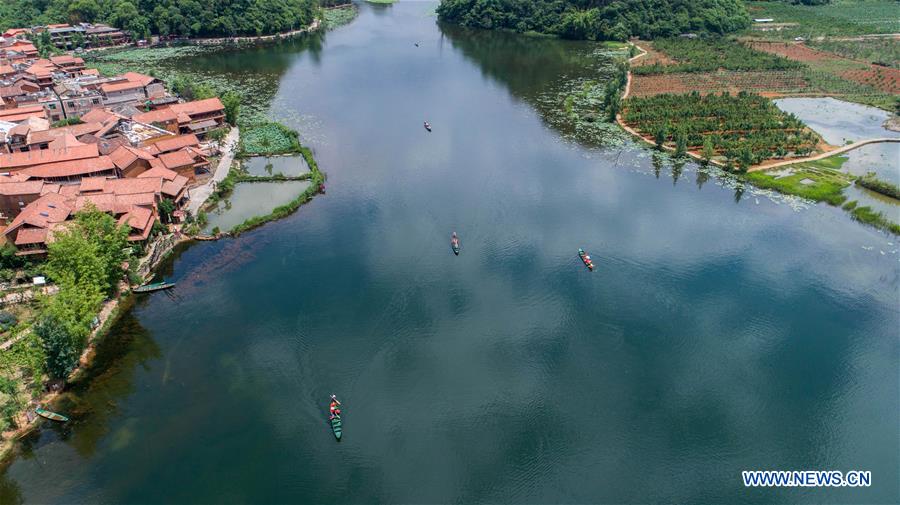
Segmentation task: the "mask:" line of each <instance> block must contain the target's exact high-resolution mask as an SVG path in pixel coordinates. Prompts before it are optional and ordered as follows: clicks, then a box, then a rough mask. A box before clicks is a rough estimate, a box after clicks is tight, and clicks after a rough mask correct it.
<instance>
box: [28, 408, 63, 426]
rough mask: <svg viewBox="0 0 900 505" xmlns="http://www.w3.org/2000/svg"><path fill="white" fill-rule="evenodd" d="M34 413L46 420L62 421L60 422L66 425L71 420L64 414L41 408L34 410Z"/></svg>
mask: <svg viewBox="0 0 900 505" xmlns="http://www.w3.org/2000/svg"><path fill="white" fill-rule="evenodd" d="M34 413H35V414H37V415H39V416H41V417H43V418H44V419H49V420H51V421H60V422H63V423H64V422H66V421H68V420H69V418H68V417H66V416H64V415H62V414H57V413H56V412H50V411H49V410H46V409H42V408H40V407H38V408H36V409H34Z"/></svg>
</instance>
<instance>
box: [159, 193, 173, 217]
mask: <svg viewBox="0 0 900 505" xmlns="http://www.w3.org/2000/svg"><path fill="white" fill-rule="evenodd" d="M173 212H175V202H173V201H172V199H170V198H163V199H162V201H161V202H159V215H160V217H162V220H163V221H164V222H166V223H171V222H172V213H173Z"/></svg>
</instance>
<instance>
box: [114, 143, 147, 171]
mask: <svg viewBox="0 0 900 505" xmlns="http://www.w3.org/2000/svg"><path fill="white" fill-rule="evenodd" d="M109 157H110V158H112V160H113V163H114V164H115V165H116V166H117V167H119V169H120V170H122V169H124V168H125V167H128V166H131V164H132V163H134V162H135V161H137V160H139V159H140V160H144V161H150V160H152V159H154V156H153V155H152V154H150V153H149V152H147V151H145V150H143V149H135V148H134V147H131V146H125V145H123V146H120V147H118V148H117V149H116V150H115V151H113V152H112V153H110V155H109Z"/></svg>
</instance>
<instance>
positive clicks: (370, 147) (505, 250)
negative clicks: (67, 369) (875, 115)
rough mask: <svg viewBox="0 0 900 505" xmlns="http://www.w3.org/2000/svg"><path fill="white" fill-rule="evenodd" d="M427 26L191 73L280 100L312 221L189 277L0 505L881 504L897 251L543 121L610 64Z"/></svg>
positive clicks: (143, 303) (69, 405)
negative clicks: (781, 480) (764, 478)
mask: <svg viewBox="0 0 900 505" xmlns="http://www.w3.org/2000/svg"><path fill="white" fill-rule="evenodd" d="M434 6H435V4H433V3H420V2H413V3H399V4H395V5H393V6H387V7H380V6H371V5H361V6H360V11H361V12H360V15H359V17H358V19H356V20H355V21H354V22H353V23H352V24H350V25H347V26H344V27H341V28H339V29H337V30H334V31H332V32H328V33H326V34H322V35H318V36H317V37H316V38H310V39H307V40H304V41H297V42H292V43H290V44H284V45H281V46H277V47H269V48H257V49H251V50H247V51H243V52H238V53H228V54H227V55H224V56H223V55H212V56H208V57H204V59H201V60H198V61H195V62H193V63H192V64H193V65H196V66H197V68H199V69H205V70H207V71H208V70H209V69H210V68H220V69H222V70H221V71H223V72H227V71H234V72H242V73H244V74H245V75H247V74H253V76H252V78H254V79H259V80H264V79H271V80H273V81H275V83H274V84H273V88H272V89H277V90H278V91H277V92H276V93H277V94H276V95H275V101H274V104H275V105H273V113H274V114H275V115H277V116H278V117H281V118H283V119H284V120H286V121H288V122H290V123H291V124H292V125H294V126H296V127H298V128H299V129H300V131H301V137H302V138H303V139H304V142H305V143H307V144H308V145H310V146H311V147H312V148H313V149H314V151H315V155H316V158H317V160H318V162H319V164H320V166H321V167H322V168H323V169H324V170H325V171H327V172H328V175H329V182H328V194H327V195H324V196H321V197H317V198H316V199H315V200H314V201H313V202H312V203H311V204H309V205H307V206H305V207H303V208H301V209H300V211H299V212H297V213H296V214H294V215H293V216H291V217H290V218H287V219H284V220H282V221H279V222H275V223H271V224H268V225H266V226H265V227H263V228H261V229H257V230H255V231H252V232H250V233H247V234H244V235H242V236H241V237H240V238H238V239H234V240H225V241H221V242H217V243H202V244H197V245H194V246H192V247H189V248H187V249H185V250H182V251H181V252H180V253H179V254H178V255H177V257H176V258H175V259H174V260H173V261H172V262H170V264H168V265H167V266H166V267H165V268H164V271H163V272H161V275H164V276H165V277H167V278H169V279H171V280H174V281H175V282H177V287H176V288H175V289H174V290H172V291H171V292H169V293H157V294H153V295H149V296H142V297H140V298H137V299H136V302H135V305H134V307H133V310H131V311H130V312H128V313H127V315H126V316H124V317H123V318H122V319H121V320H120V321H119V322H118V324H117V325H116V326H115V328H114V330H113V331H112V334H111V335H110V336H109V337H108V339H107V340H105V341H104V344H103V345H102V346H101V348H100V352H99V356H98V360H97V362H96V365H95V366H94V367H93V368H92V369H91V373H90V375H91V378H90V380H85V381H82V382H79V383H77V384H74V385H73V386H72V394H71V395H70V397H69V398H68V399H67V400H66V402H65V403H64V404H63V405H61V406H60V408H61V410H62V409H64V411H65V412H67V413H68V414H70V415H71V416H72V417H73V421H72V422H70V423H68V424H66V425H62V426H59V425H53V426H50V425H49V424H48V425H45V427H46V429H43V430H42V431H40V432H39V433H38V434H36V435H34V436H32V437H30V438H28V439H26V440H25V441H24V442H23V444H22V447H21V448H20V450H19V454H18V456H17V457H16V458H15V459H14V461H13V462H12V464H11V465H10V466H9V467H8V468H7V469H6V471H5V473H4V474H3V476H2V480H0V502H3V503H16V502H28V503H286V502H294V503H437V502H442V503H448V502H455V503H513V502H517V503H518V502H526V503H556V502H565V503H576V502H577V503H599V502H631V503H638V502H639V503H648V502H674V503H771V502H781V503H798V502H799V503H860V502H864V503H896V502H897V501H898V500H900V483H898V479H897V475H898V472H900V463H898V454H900V450H898V449H900V439H898V438H900V417H898V415H897V414H898V412H900V404H898V403H900V400H898V399H900V387H898V381H900V378H898V377H900V374H898V362H900V359H898V357H900V339H898V334H897V329H898V327H900V311H898V302H900V291H898V290H900V283H898V281H900V256H898V253H897V249H898V246H897V243H896V242H895V239H893V238H892V237H888V236H886V235H884V234H882V233H880V232H878V231H875V230H873V229H871V228H867V227H864V226H862V225H859V224H857V223H855V222H853V221H851V220H850V218H849V217H848V215H847V214H846V213H845V212H844V211H842V210H840V209H838V208H832V207H828V206H825V205H809V204H805V203H803V202H800V201H798V200H793V199H782V198H778V197H770V195H769V193H767V192H762V191H758V190H754V189H752V188H744V187H741V186H736V185H735V184H733V183H731V182H729V181H727V180H725V181H723V180H722V179H719V178H717V177H714V176H710V175H709V174H707V173H704V172H702V171H698V169H697V167H696V166H694V165H692V164H686V165H685V164H673V163H672V162H671V161H669V160H668V159H666V158H663V157H658V156H654V155H653V154H652V153H651V152H650V151H648V150H645V149H643V148H641V147H639V146H637V145H635V144H633V143H631V141H629V140H628V139H626V138H625V137H623V136H622V135H621V134H618V133H616V132H615V131H614V129H604V128H602V127H597V128H567V127H566V126H565V124H566V123H564V122H561V121H559V120H558V116H554V111H557V110H559V109H560V108H561V105H560V100H559V96H560V92H561V90H564V89H566V88H567V87H570V86H571V85H572V83H573V82H576V83H577V82H578V81H579V79H583V78H585V75H586V74H588V73H591V72H594V71H595V69H596V68H599V67H602V66H603V65H608V63H609V62H608V61H605V60H604V58H605V56H604V53H603V51H602V50H600V49H598V48H597V47H596V46H593V45H591V44H587V43H584V44H580V43H567V42H562V41H555V40H545V39H536V38H523V37H517V36H515V35H512V34H503V33H473V32H468V31H465V30H460V29H456V28H443V29H442V28H440V27H439V26H437V25H436V18H435V17H434V15H433V14H432V12H433V9H434ZM416 42H418V43H419V47H416V46H415V45H414V43H416ZM594 78H596V77H594ZM425 120H428V121H430V122H431V123H432V125H433V126H434V132H433V133H428V132H426V131H425V130H424V129H423V128H422V122H423V121H425ZM452 231H457V232H458V233H459V234H460V236H461V239H462V253H461V255H460V256H458V257H456V256H454V255H453V254H452V253H451V251H450V248H449V238H450V233H451V232H452ZM579 247H584V248H585V249H587V250H588V251H589V252H591V253H592V255H593V256H594V258H595V263H596V264H597V269H596V270H595V271H594V272H593V273H591V272H588V271H587V270H586V269H585V268H584V266H583V265H582V264H581V263H580V261H579V260H578V258H577V256H576V251H577V249H578V248H579ZM331 393H335V394H337V395H338V397H339V398H340V399H341V400H343V402H344V406H345V409H344V411H345V415H344V438H343V440H342V441H341V442H340V443H337V442H335V440H334V437H333V436H332V434H331V432H330V430H329V427H328V425H327V423H326V416H327V402H328V395H329V394H331ZM747 469H781V470H789V469H797V470H808V469H822V470H826V469H834V470H841V471H846V470H854V469H859V470H870V471H871V472H872V479H873V485H872V487H870V488H864V489H850V488H842V489H755V488H754V489H746V488H744V487H743V485H742V483H741V470H747Z"/></svg>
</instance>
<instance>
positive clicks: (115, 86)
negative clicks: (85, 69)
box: [100, 81, 144, 93]
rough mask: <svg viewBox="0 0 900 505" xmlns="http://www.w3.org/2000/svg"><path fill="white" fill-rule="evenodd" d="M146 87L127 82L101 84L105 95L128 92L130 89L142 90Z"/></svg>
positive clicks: (137, 83)
mask: <svg viewBox="0 0 900 505" xmlns="http://www.w3.org/2000/svg"><path fill="white" fill-rule="evenodd" d="M143 87H144V86H142V85H141V83H139V82H132V81H125V82H116V83H107V84H101V85H100V90H101V91H103V92H104V93H114V92H116V91H126V90H129V89H140V88H143Z"/></svg>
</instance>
